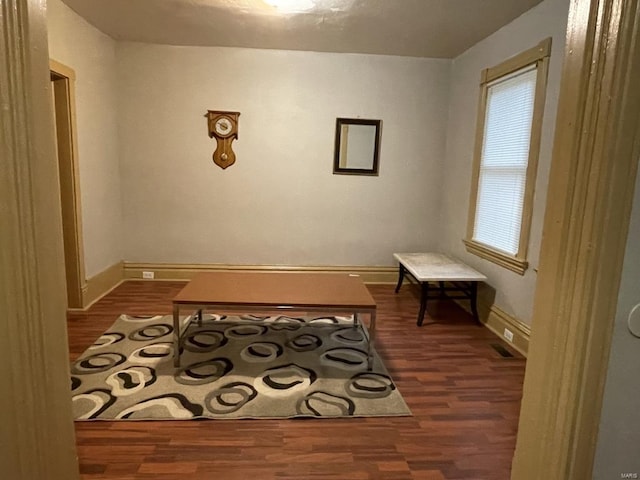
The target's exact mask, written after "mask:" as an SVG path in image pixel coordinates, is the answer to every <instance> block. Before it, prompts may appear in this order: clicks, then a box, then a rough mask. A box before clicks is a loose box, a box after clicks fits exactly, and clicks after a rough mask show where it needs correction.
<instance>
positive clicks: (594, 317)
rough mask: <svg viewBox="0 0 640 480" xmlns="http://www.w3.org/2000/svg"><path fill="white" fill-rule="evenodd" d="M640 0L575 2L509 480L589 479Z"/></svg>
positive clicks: (626, 166)
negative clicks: (518, 419)
mask: <svg viewBox="0 0 640 480" xmlns="http://www.w3.org/2000/svg"><path fill="white" fill-rule="evenodd" d="M638 78H640V7H639V5H638V0H572V2H571V7H570V11H569V18H568V28H567V44H566V47H565V55H564V66H563V72H562V80H561V86H560V98H559V103H558V116H557V120H556V133H555V140H554V148H553V159H552V163H551V171H550V175H549V178H550V181H549V188H548V193H547V208H546V212H545V219H544V226H543V241H542V247H541V254H540V265H539V275H538V281H537V285H536V293H535V301H534V312H533V323H532V329H531V332H532V333H531V343H530V347H529V356H528V361H527V368H526V373H525V382H524V390H523V400H522V407H521V411H520V421H519V422H520V423H519V429H518V438H517V444H516V451H515V456H514V461H513V470H512V473H511V478H513V479H514V480H515V479H517V480H526V479H532V480H533V479H540V478H545V479H550V480H556V479H557V480H573V479H576V480H578V479H580V480H581V479H586V478H591V475H592V470H593V459H594V456H595V451H596V447H597V437H598V427H599V424H600V413H601V409H602V398H603V393H604V385H605V380H606V374H607V367H608V358H609V349H610V347H611V337H612V333H613V327H614V321H615V314H616V308H617V299H618V290H619V287H620V279H621V274H622V265H623V261H624V253H625V247H626V242H627V233H628V229H629V220H630V215H631V207H632V201H633V196H634V188H635V178H636V174H637V169H638V160H639V158H640V90H639V89H638V88H637V79H638Z"/></svg>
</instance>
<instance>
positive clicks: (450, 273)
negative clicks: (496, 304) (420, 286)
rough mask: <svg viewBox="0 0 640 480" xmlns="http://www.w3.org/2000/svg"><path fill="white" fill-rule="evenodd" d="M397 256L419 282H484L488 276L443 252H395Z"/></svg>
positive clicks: (395, 256) (394, 255) (394, 256)
mask: <svg viewBox="0 0 640 480" xmlns="http://www.w3.org/2000/svg"><path fill="white" fill-rule="evenodd" d="M393 258H395V259H396V260H397V261H398V262H399V263H401V264H402V265H403V266H404V267H405V268H406V269H407V270H408V271H409V273H411V275H413V276H414V277H415V279H416V280H418V281H419V282H429V281H431V282H437V281H452V282H455V281H466V282H483V281H485V280H487V277H486V276H484V275H483V274H481V273H480V272H478V271H477V270H474V269H473V268H471V267H470V266H468V265H465V264H464V263H462V262H460V261H459V260H455V259H453V258H451V257H449V256H447V255H445V254H443V253H394V254H393Z"/></svg>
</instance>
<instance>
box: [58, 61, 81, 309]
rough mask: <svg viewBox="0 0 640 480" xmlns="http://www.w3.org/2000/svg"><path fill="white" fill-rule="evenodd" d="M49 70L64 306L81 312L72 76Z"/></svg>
mask: <svg viewBox="0 0 640 480" xmlns="http://www.w3.org/2000/svg"><path fill="white" fill-rule="evenodd" d="M49 70H50V72H51V85H52V89H53V99H54V113H55V124H56V140H57V151H58V167H59V172H60V199H61V203H62V233H63V238H64V257H65V272H66V279H67V302H68V307H69V308H70V309H81V308H84V307H85V300H86V292H87V281H86V278H85V269H84V250H83V241H82V207H81V198H80V175H79V168H78V161H77V152H78V141H77V135H76V132H77V127H76V125H77V123H76V106H75V81H76V74H75V72H74V71H73V69H71V68H69V67H67V66H66V65H63V64H62V63H60V62H57V61H55V60H52V59H49Z"/></svg>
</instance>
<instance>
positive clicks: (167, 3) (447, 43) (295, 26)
mask: <svg viewBox="0 0 640 480" xmlns="http://www.w3.org/2000/svg"><path fill="white" fill-rule="evenodd" d="M63 1H64V3H66V4H67V5H68V6H69V7H71V8H72V9H73V10H75V11H76V12H77V13H78V14H79V15H81V16H82V17H84V18H85V19H86V20H87V21H89V23H91V24H93V25H94V26H95V27H97V28H98V29H100V30H101V31H103V32H104V33H106V34H108V35H110V36H111V37H113V38H114V39H116V40H129V41H135V42H145V43H160V44H170V45H201V46H225V47H247V48H270V49H281V50H309V51H319V52H339V53H371V54H383V55H404V56H414V57H437V58H453V57H455V56H457V55H459V54H460V53H462V52H464V51H465V50H466V49H468V48H469V47H470V46H472V45H474V44H475V43H477V42H478V41H480V40H481V39H483V38H485V37H487V36H488V35H490V34H491V33H493V32H495V31H496V30H498V29H499V28H500V27H501V26H503V25H505V24H507V23H509V22H510V21H511V20H513V19H514V18H516V17H518V16H519V15H521V14H522V13H524V12H525V11H527V10H529V9H530V8H531V7H533V6H534V5H536V4H538V3H540V1H541V0H312V1H313V3H314V4H315V7H314V8H313V9H311V10H308V11H305V12H300V11H299V12H296V13H284V12H283V11H282V10H278V9H277V8H275V7H273V6H271V5H269V4H268V3H269V1H270V0H63ZM299 1H301V2H305V1H306V2H309V1H310V0H299Z"/></svg>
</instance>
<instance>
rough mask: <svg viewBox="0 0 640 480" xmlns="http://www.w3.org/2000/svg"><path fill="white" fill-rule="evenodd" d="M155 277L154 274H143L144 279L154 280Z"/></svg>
mask: <svg viewBox="0 0 640 480" xmlns="http://www.w3.org/2000/svg"><path fill="white" fill-rule="evenodd" d="M154 277H155V275H154V274H153V272H142V278H149V279H151V278H154Z"/></svg>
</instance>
